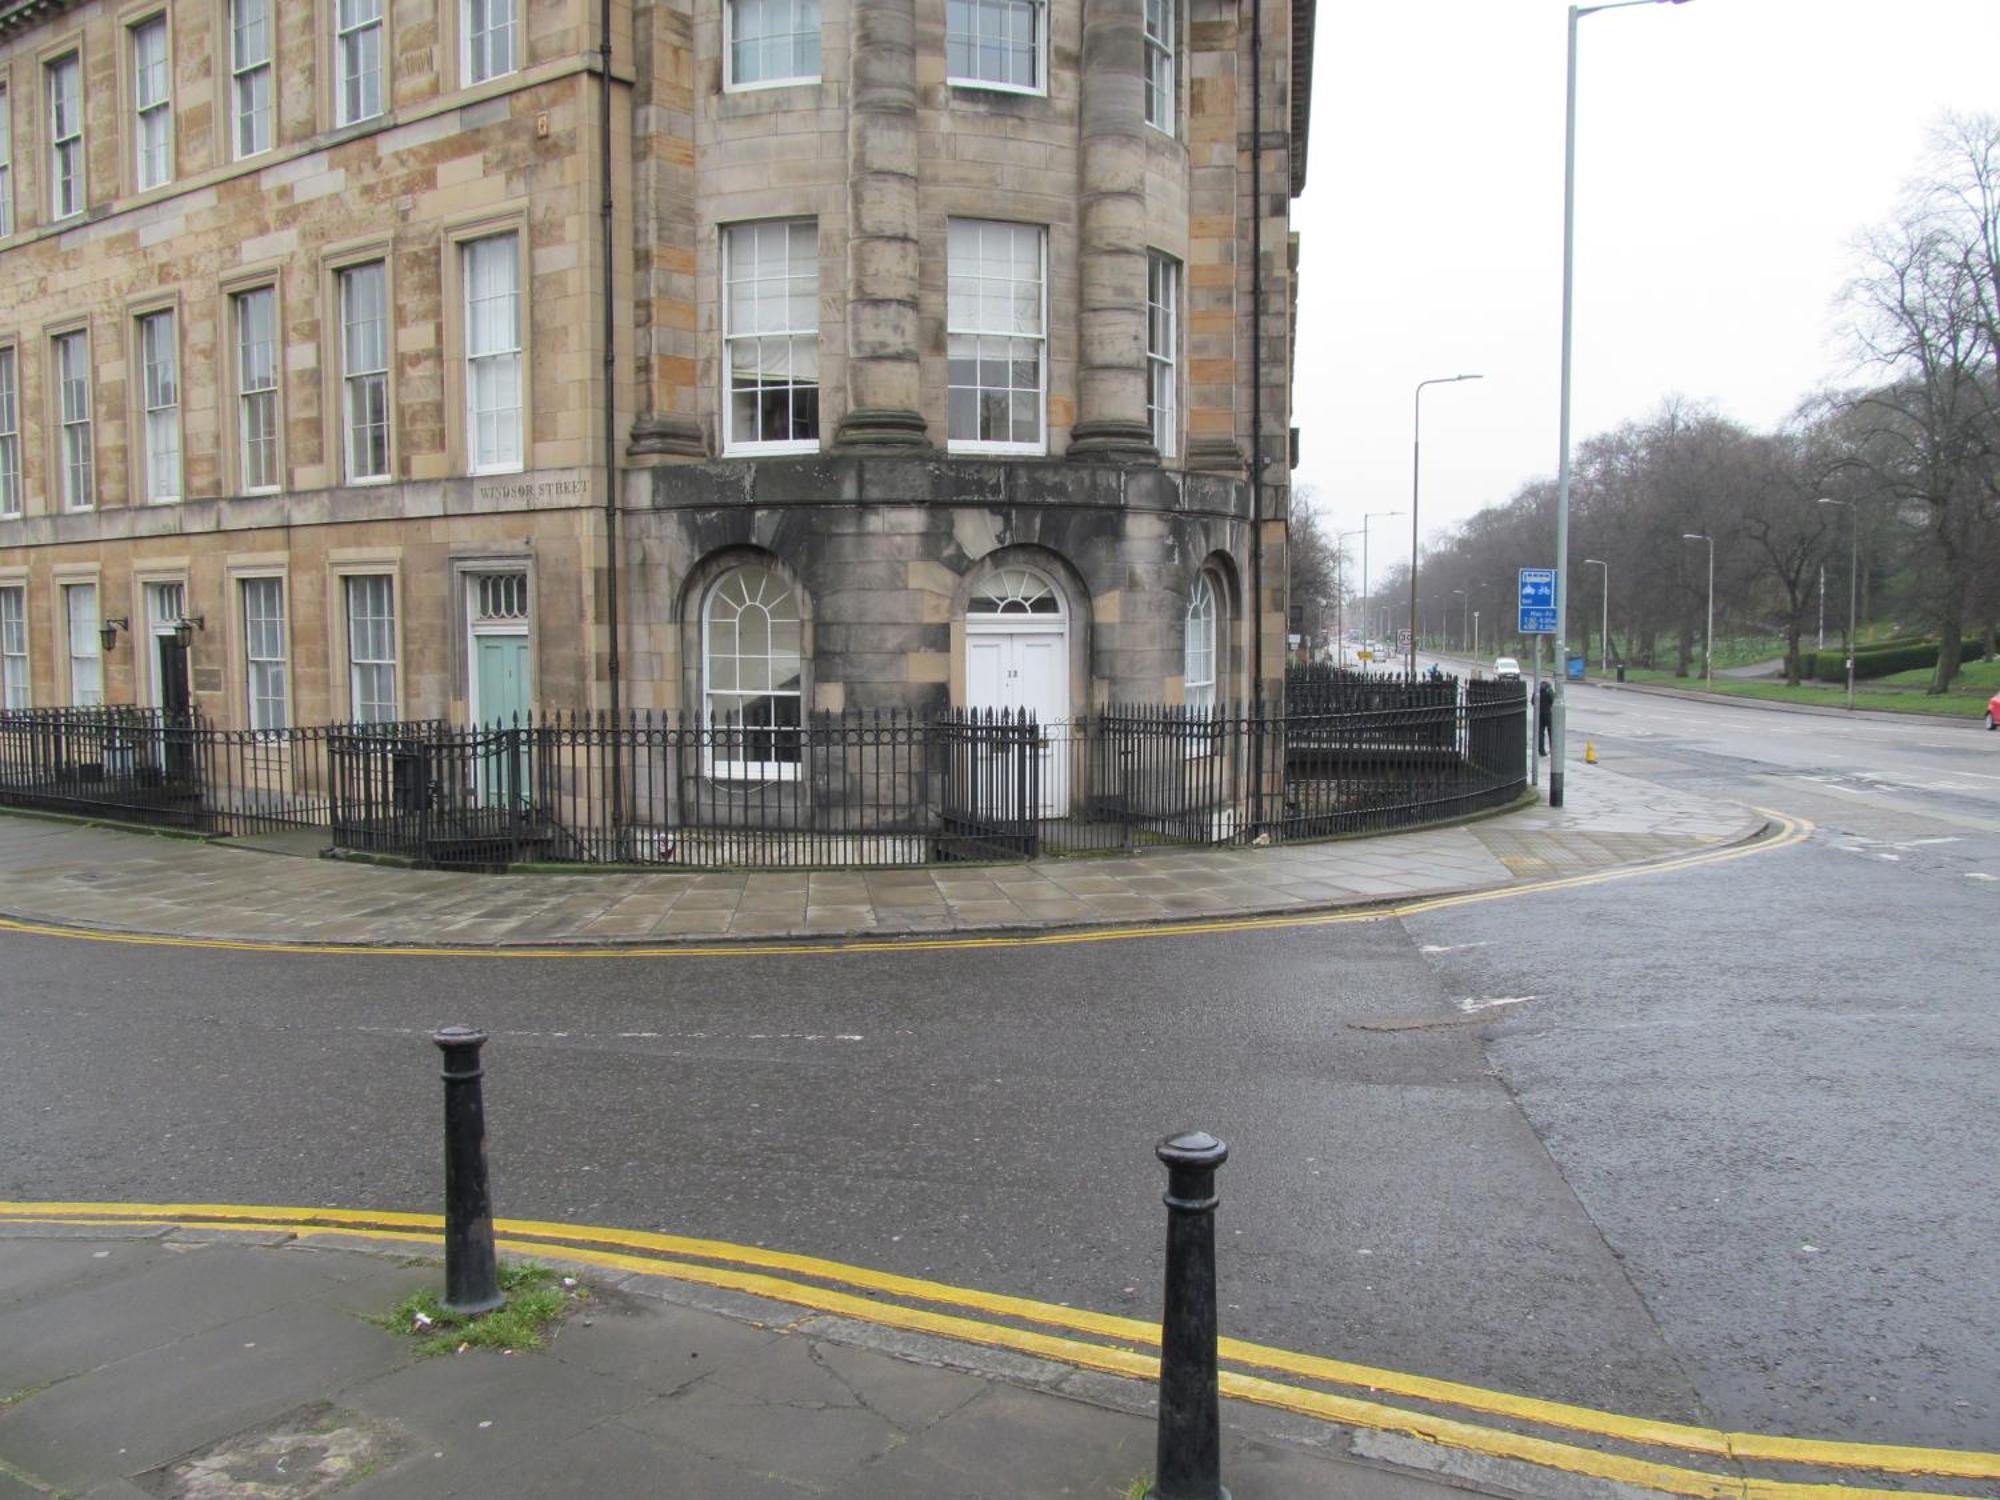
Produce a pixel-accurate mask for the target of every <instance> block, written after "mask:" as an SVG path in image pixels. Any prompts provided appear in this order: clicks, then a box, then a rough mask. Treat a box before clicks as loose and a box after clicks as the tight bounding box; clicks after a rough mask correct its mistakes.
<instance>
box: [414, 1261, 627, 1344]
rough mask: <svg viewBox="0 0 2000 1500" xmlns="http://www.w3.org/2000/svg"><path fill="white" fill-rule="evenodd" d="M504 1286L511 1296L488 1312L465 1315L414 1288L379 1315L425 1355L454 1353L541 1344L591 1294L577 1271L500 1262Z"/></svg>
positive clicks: (433, 1294)
mask: <svg viewBox="0 0 2000 1500" xmlns="http://www.w3.org/2000/svg"><path fill="white" fill-rule="evenodd" d="M499 1277H500V1290H501V1292H502V1293H504V1294H505V1296H506V1298H507V1301H506V1303H505V1304H504V1305H503V1306H501V1307H497V1308H495V1309H494V1310H493V1311H492V1312H490V1313H481V1314H479V1315H478V1316H475V1317H467V1316H466V1315H465V1314H463V1313H455V1312H453V1311H452V1310H451V1309H450V1308H448V1307H446V1306H445V1305H444V1303H443V1301H442V1300H441V1299H440V1298H439V1297H438V1294H437V1293H436V1292H433V1291H430V1290H425V1291H421V1292H413V1293H411V1294H410V1295H409V1296H407V1297H405V1298H404V1299H403V1300H402V1301H401V1302H398V1303H397V1304H396V1305H395V1307H394V1308H392V1309H391V1310H390V1311H389V1314H388V1316H386V1317H384V1318H382V1319H381V1320H380V1322H381V1324H382V1326H383V1327H384V1328H387V1329H388V1330H389V1331H390V1332H391V1333H402V1334H408V1335H410V1336H411V1337H412V1338H414V1339H416V1340H417V1352H418V1353H419V1354H423V1355H433V1354H456V1353H463V1352H464V1351H465V1350H467V1349H498V1350H501V1351H502V1352H503V1353H512V1352H513V1351H514V1350H516V1349H539V1348H541V1346H542V1340H543V1338H544V1337H545V1336H546V1335H547V1333H548V1331H549V1330H550V1329H551V1328H553V1327H555V1325H556V1324H558V1323H560V1322H561V1321H562V1320H563V1319H564V1318H565V1317H567V1316H568V1315H569V1310H570V1308H571V1307H572V1306H573V1305H575V1304H576V1303H578V1302H580V1301H582V1300H583V1299H584V1298H585V1297H587V1296H588V1295H589V1293H588V1292H586V1291H585V1290H584V1287H583V1285H582V1283H581V1282H579V1281H578V1280H577V1279H576V1278H575V1277H574V1276H563V1275H560V1274H558V1273H557V1272H555V1271H552V1270H550V1269H549V1268H548V1267H547V1266H530V1265H524V1264H522V1263H521V1262H519V1261H502V1262H501V1263H500V1266H499Z"/></svg>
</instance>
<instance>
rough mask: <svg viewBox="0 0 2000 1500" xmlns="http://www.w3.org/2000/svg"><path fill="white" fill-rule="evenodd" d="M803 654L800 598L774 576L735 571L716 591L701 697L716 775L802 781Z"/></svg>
mask: <svg viewBox="0 0 2000 1500" xmlns="http://www.w3.org/2000/svg"><path fill="white" fill-rule="evenodd" d="M801 649H802V641H801V638H800V629H799V596H798V591H797V590H795V589H794V588H793V587H792V586H791V585H790V584H789V583H787V582H785V580H784V579H782V578H780V577H779V576H778V575H777V574H776V573H775V572H773V571H772V570H771V569H769V568H766V567H758V566H750V567H742V568H732V569H731V570H730V571H729V572H727V573H725V574H723V575H722V577H720V578H719V579H717V580H716V581H715V584H714V585H713V587H711V588H710V589H709V591H708V598H707V600H706V601H705V602H704V603H703V605H702V614H701V697H702V713H703V717H704V718H705V719H706V721H707V724H708V729H709V734H710V741H709V743H710V752H709V756H708V760H709V767H710V772H711V774H713V775H716V776H722V777H728V778H732V779H743V780H759V781H772V780H778V779H782V778H789V777H792V776H796V775H797V774H798V769H799V759H800V752H801V749H802V746H803V740H804V736H803V735H802V733H801V732H800V726H801V725H802V723H803V722H804V720H803V717H802V708H803V705H802V703H801V701H800V692H801V679H802V675H803V671H802V655H801Z"/></svg>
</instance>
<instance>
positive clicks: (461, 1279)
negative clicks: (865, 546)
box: [431, 1026, 507, 1314]
mask: <svg viewBox="0 0 2000 1500" xmlns="http://www.w3.org/2000/svg"><path fill="white" fill-rule="evenodd" d="M431 1040H432V1041H434V1042H436V1043H437V1044H438V1046H439V1048H441V1049H442V1050H443V1052H444V1072H443V1074H442V1075H441V1076H442V1077H443V1078H444V1305H445V1306H446V1307H448V1308H450V1309H451V1310H452V1311H453V1312H455V1313H467V1314H470V1313H483V1312H491V1311H493V1309H494V1308H496V1307H499V1306H500V1305H501V1304H502V1303H504V1302H505V1301H506V1300H507V1299H506V1298H505V1297H503V1296H501V1295H500V1276H499V1271H498V1268H497V1267H496V1266H495V1265H494V1262H493V1200H492V1199H491V1198H490V1197H489V1196H488V1195H487V1191H486V1104H485V1101H484V1100H483V1099H482V1098H481V1097H480V1091H479V1077H480V1071H481V1070H480V1066H479V1049H480V1048H481V1047H483V1046H485V1045H486V1033H485V1032H483V1031H480V1030H477V1029H476V1028H474V1027H470V1026H446V1027H444V1028H443V1029H442V1030H439V1031H437V1032H434V1033H432V1035H431Z"/></svg>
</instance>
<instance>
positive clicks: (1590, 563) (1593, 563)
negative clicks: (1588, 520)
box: [1583, 557, 1611, 677]
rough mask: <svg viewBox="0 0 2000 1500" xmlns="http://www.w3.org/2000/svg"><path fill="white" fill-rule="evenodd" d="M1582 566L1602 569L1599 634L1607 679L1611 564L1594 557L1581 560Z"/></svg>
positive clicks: (1609, 662) (1609, 665)
mask: <svg viewBox="0 0 2000 1500" xmlns="http://www.w3.org/2000/svg"><path fill="white" fill-rule="evenodd" d="M1583 565H1584V566H1585V567H1586V568H1602V569H1604V628H1603V629H1602V630H1601V631H1600V632H1599V634H1600V635H1602V636H1603V638H1604V639H1603V642H1602V646H1603V650H1604V673H1605V675H1606V676H1607V677H1608V676H1610V675H1611V564H1610V563H1608V562H1599V561H1598V560H1597V559H1596V558H1594V557H1586V558H1585V559H1584V560H1583Z"/></svg>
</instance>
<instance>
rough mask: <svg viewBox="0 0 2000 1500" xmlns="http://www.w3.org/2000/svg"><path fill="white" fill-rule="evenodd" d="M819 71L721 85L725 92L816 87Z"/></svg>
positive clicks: (753, 91) (742, 92) (820, 75)
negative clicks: (793, 76) (797, 75)
mask: <svg viewBox="0 0 2000 1500" xmlns="http://www.w3.org/2000/svg"><path fill="white" fill-rule="evenodd" d="M822 78H823V75H822V74H819V73H806V74H801V75H800V76H799V77H797V78H765V79H760V80H759V81H758V82H756V83H729V82H725V83H724V84H723V85H722V92H723V93H725V94H761V93H763V92H765V91H766V90H768V89H801V88H813V87H816V86H817V85H818V84H819V83H820V82H821V81H822Z"/></svg>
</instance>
